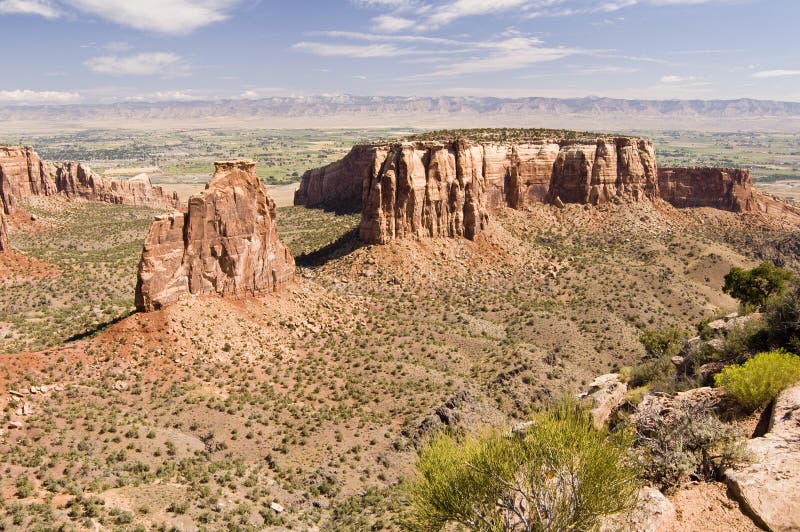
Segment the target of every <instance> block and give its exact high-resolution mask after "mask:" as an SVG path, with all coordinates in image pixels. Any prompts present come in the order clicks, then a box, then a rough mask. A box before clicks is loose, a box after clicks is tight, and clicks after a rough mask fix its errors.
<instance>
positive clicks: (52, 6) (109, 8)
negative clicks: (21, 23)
mask: <svg viewBox="0 0 800 532" xmlns="http://www.w3.org/2000/svg"><path fill="white" fill-rule="evenodd" d="M238 1H239V0H59V2H58V3H56V2H53V1H50V0H0V14H27V15H38V16H41V17H45V18H49V19H54V18H58V17H60V16H62V15H63V14H64V13H65V12H67V11H69V10H77V11H79V12H81V13H85V14H88V15H94V16H97V17H100V18H103V19H105V20H109V21H111V22H114V23H116V24H119V25H121V26H127V27H130V28H134V29H137V30H142V31H148V32H153V33H164V34H173V35H181V34H187V33H191V32H193V31H195V30H197V29H199V28H202V27H204V26H208V25H211V24H214V23H217V22H220V21H222V20H225V19H226V18H228V15H229V13H230V11H231V9H232V8H233V7H234V6H235V5H236V4H237V3H238Z"/></svg>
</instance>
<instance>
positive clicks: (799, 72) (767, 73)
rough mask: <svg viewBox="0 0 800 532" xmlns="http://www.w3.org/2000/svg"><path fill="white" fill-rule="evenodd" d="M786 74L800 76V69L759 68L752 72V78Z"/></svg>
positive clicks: (775, 76)
mask: <svg viewBox="0 0 800 532" xmlns="http://www.w3.org/2000/svg"><path fill="white" fill-rule="evenodd" d="M787 76H800V70H782V69H778V70H761V71H759V72H754V73H753V77H754V78H783V77H787Z"/></svg>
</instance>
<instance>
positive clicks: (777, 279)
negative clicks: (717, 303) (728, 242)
mask: <svg viewBox="0 0 800 532" xmlns="http://www.w3.org/2000/svg"><path fill="white" fill-rule="evenodd" d="M793 280H794V274H793V273H792V272H790V271H789V270H785V269H783V268H779V267H777V266H775V265H774V264H772V263H771V262H762V263H761V264H759V265H758V266H756V267H755V268H753V269H752V270H746V269H744V268H738V267H736V266H734V267H733V268H731V270H730V272H728V274H727V275H726V276H725V284H724V285H723V287H722V291H723V292H725V293H726V294H730V295H731V296H732V297H735V298H736V299H738V300H739V301H740V302H741V304H742V306H743V307H744V308H745V309H747V308H762V307H763V306H764V304H765V303H766V302H767V299H769V298H770V297H771V296H773V295H780V294H782V293H783V292H784V291H785V290H786V287H787V286H788V284H789V283H790V282H791V281H793Z"/></svg>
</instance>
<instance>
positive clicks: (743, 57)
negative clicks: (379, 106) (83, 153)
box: [0, 0, 800, 105]
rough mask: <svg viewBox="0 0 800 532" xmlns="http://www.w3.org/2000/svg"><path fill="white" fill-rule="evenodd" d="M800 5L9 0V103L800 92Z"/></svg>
mask: <svg viewBox="0 0 800 532" xmlns="http://www.w3.org/2000/svg"><path fill="white" fill-rule="evenodd" d="M798 23H800V0H0V43H1V44H2V48H3V49H4V50H5V53H4V61H3V65H4V66H3V74H2V77H1V78H0V105H9V104H46V103H56V104H57V103H61V104H63V103H114V102H139V101H192V100H209V99H226V98H253V99H255V98H264V97H270V96H310V95H333V94H353V95H375V96H439V95H452V96H494V97H528V96H547V97H564V98H572V97H584V96H604V97H613V98H633V99H673V98H678V99H732V98H742V97H747V98H758V99H771V100H786V101H800V31H799V30H798Z"/></svg>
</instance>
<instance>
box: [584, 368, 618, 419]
mask: <svg viewBox="0 0 800 532" xmlns="http://www.w3.org/2000/svg"><path fill="white" fill-rule="evenodd" d="M627 391H628V385H627V384H625V383H624V382H622V381H620V380H619V374H618V373H609V374H608V375H602V376H600V377H597V378H596V379H595V380H594V382H592V383H591V384H590V385H589V389H588V390H587V391H586V392H584V393H582V394H580V395H578V399H579V400H581V401H584V402H588V403H589V405H590V409H591V410H590V411H591V414H592V420H593V422H594V426H595V428H597V429H598V430H599V429H601V428H603V426H604V425H605V424H606V422H607V421H608V418H609V417H611V413H612V412H613V411H614V410H615V409H616V408H617V407H618V406H619V405H620V403H621V402H622V400H623V399H624V398H625V393H626V392H627Z"/></svg>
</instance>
